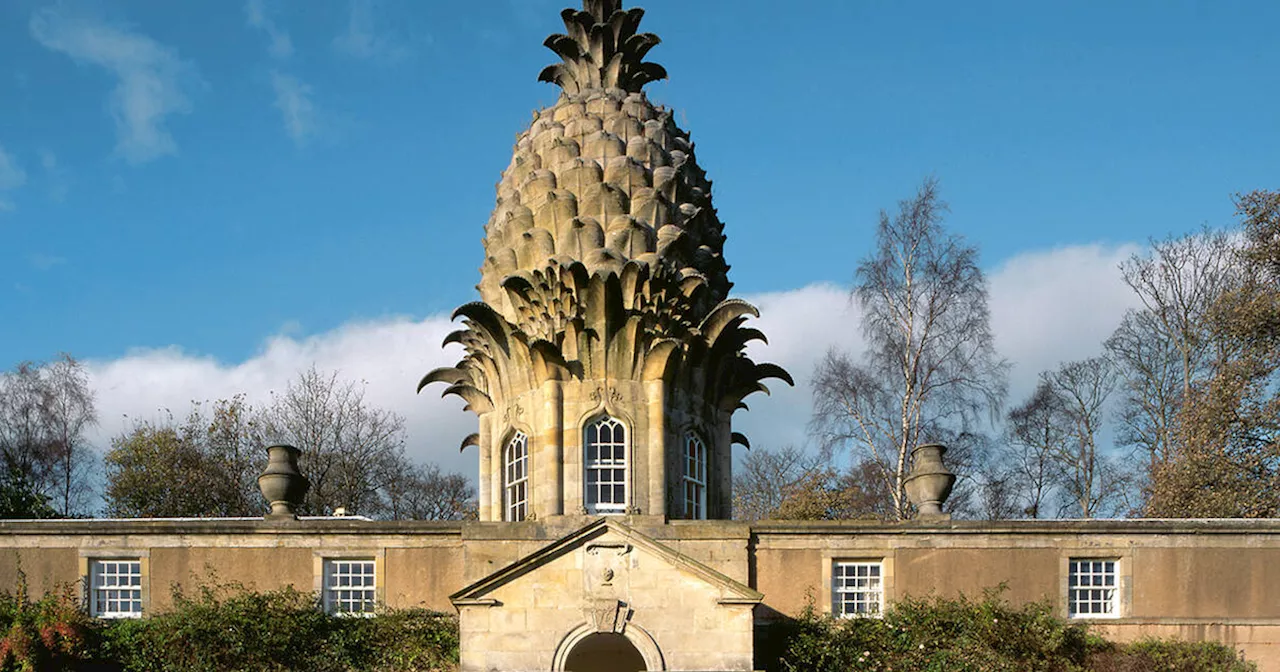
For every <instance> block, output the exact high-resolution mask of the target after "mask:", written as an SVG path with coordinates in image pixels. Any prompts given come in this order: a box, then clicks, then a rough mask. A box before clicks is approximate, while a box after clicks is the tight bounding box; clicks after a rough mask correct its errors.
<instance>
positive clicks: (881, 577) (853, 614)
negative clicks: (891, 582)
mask: <svg viewBox="0 0 1280 672" xmlns="http://www.w3.org/2000/svg"><path fill="white" fill-rule="evenodd" d="M884 588H885V569H884V561H883V560H833V561H832V563H831V614H832V615H833V616H836V617H837V618H880V617H881V616H883V615H884ZM859 606H862V607H863V608H862V610H859Z"/></svg>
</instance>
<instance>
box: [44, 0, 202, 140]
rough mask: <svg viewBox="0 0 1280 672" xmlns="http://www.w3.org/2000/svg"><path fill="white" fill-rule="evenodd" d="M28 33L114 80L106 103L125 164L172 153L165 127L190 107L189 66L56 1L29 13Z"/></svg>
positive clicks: (139, 38)
mask: <svg viewBox="0 0 1280 672" xmlns="http://www.w3.org/2000/svg"><path fill="white" fill-rule="evenodd" d="M30 30H31V35H32V37H34V38H35V39H36V41H37V42H39V43H40V44H42V45H44V46H45V47H46V48H48V49H52V50H53V51H58V52H62V53H64V54H66V55H67V56H70V57H71V58H72V59H74V60H75V61H77V62H80V63H91V64H93V65H97V66H99V67H102V68H105V69H106V70H108V71H110V72H111V74H112V75H114V76H115V77H116V79H117V82H116V88H115V90H114V91H113V92H112V93H111V97H110V100H109V101H108V108H109V109H110V111H111V115H112V117H113V118H114V119H115V122H116V151H117V152H118V153H119V154H120V155H121V156H123V157H124V159H125V160H126V161H128V162H129V163H134V164H138V163H145V162H147V161H151V160H153V159H157V158H159V157H162V156H168V155H176V154H177V153H178V145H177V143H176V142H174V139H173V136H172V135H171V134H170V133H169V130H168V129H167V128H166V127H165V122H166V120H167V119H168V117H169V116H170V115H173V114H178V113H188V112H190V111H191V101H190V99H189V98H188V97H187V93H186V91H185V89H186V88H187V86H189V85H190V83H191V82H192V81H193V80H194V81H198V79H197V78H196V77H195V75H194V67H193V66H191V65H190V64H189V63H187V62H185V61H183V60H181V59H180V58H178V55H177V53H176V52H175V51H174V50H173V49H171V48H169V47H166V46H164V45H162V44H160V43H158V42H156V41H155V40H153V39H151V38H150V37H147V36H145V35H142V34H140V33H137V32H132V31H130V30H128V29H126V28H123V27H120V26H113V25H109V24H107V23H105V22H103V21H101V20H99V19H96V18H91V17H89V16H85V15H79V14H72V13H68V12H66V11H64V8H63V7H62V6H61V5H59V6H56V7H49V8H46V9H42V10H39V11H37V12H35V13H34V14H33V15H32V16H31V22H30Z"/></svg>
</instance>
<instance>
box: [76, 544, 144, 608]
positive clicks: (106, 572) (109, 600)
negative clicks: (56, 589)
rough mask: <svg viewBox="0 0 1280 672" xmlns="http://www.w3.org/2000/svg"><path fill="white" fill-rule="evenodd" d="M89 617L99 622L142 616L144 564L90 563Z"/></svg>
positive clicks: (116, 560)
mask: <svg viewBox="0 0 1280 672" xmlns="http://www.w3.org/2000/svg"><path fill="white" fill-rule="evenodd" d="M89 580H90V589H89V613H90V614H92V615H94V616H97V617H98V618H138V617H139V616H142V560H141V559H139V558H112V559H106V558H103V559H92V560H90V561H89Z"/></svg>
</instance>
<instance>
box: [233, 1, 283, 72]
mask: <svg viewBox="0 0 1280 672" xmlns="http://www.w3.org/2000/svg"><path fill="white" fill-rule="evenodd" d="M244 12H245V16H246V18H247V20H248V21H249V25H250V26H251V27H253V28H257V29H258V30H261V31H262V32H264V33H266V34H267V37H269V38H271V45H270V46H269V47H268V50H269V51H270V52H271V56H272V57H274V58H279V59H286V58H289V57H290V56H292V55H293V40H292V39H291V38H290V37H289V32H288V31H286V30H284V29H282V28H280V27H279V26H277V25H276V22H275V19H274V18H273V17H272V16H271V12H270V11H268V9H267V6H266V3H265V2H264V0H249V1H248V2H247V3H245V6H244Z"/></svg>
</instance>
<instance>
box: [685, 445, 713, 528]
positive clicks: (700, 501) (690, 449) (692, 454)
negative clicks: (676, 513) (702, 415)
mask: <svg viewBox="0 0 1280 672" xmlns="http://www.w3.org/2000/svg"><path fill="white" fill-rule="evenodd" d="M683 483H684V515H685V517H686V518H691V519H694V520H703V519H705V518H706V517H707V444H706V443H705V442H703V440H702V437H700V436H698V435H697V434H695V433H693V432H689V433H688V434H686V435H685V437H684V479H683Z"/></svg>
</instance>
